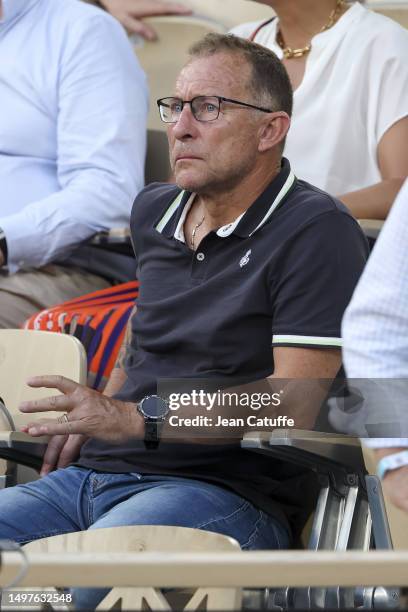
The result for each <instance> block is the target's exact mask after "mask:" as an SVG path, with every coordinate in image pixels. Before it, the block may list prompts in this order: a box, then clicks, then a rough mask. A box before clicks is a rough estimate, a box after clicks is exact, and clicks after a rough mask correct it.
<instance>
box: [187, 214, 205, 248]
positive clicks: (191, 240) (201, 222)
mask: <svg viewBox="0 0 408 612" xmlns="http://www.w3.org/2000/svg"><path fill="white" fill-rule="evenodd" d="M204 219H205V215H203V218H202V219H201V221H199V222H198V223H197V225H196V226H195V227H194V228H193V231H192V232H191V239H190V244H191V248H192V249H193V251H194V239H195V235H196V232H197V230H198V228H199V227H201V226H202V224H203V223H204Z"/></svg>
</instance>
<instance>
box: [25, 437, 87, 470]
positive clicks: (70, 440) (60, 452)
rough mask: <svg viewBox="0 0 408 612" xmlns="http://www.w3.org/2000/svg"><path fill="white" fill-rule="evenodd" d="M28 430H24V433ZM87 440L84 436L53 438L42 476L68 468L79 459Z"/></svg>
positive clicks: (42, 468) (45, 456)
mask: <svg viewBox="0 0 408 612" xmlns="http://www.w3.org/2000/svg"><path fill="white" fill-rule="evenodd" d="M27 429H28V428H26V427H24V428H23V430H24V431H26V430H27ZM87 439H88V436H83V435H82V434H72V435H70V436H68V435H66V436H52V437H51V438H50V440H49V442H48V445H47V450H46V451H45V454H44V459H43V464H42V466H41V471H40V476H46V475H47V474H49V473H50V472H52V471H53V470H55V469H58V468H64V467H67V465H69V464H70V463H72V462H73V461H75V460H76V459H78V457H79V452H80V450H81V447H82V445H83V444H84V442H86V440H87Z"/></svg>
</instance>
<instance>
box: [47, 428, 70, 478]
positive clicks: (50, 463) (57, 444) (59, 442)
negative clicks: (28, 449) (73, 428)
mask: <svg viewBox="0 0 408 612" xmlns="http://www.w3.org/2000/svg"><path fill="white" fill-rule="evenodd" d="M67 440H68V436H53V437H52V438H51V439H50V441H49V442H48V446H47V450H46V451H45V454H44V459H43V464H42V466H41V471H40V476H46V475H47V474H49V473H50V472H52V470H53V469H54V468H55V467H56V466H57V463H58V461H59V457H60V453H61V451H62V449H63V447H64V445H65V444H66V442H67Z"/></svg>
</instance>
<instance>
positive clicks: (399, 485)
mask: <svg viewBox="0 0 408 612" xmlns="http://www.w3.org/2000/svg"><path fill="white" fill-rule="evenodd" d="M382 487H383V490H384V493H385V494H386V495H387V497H388V498H389V499H390V500H391V501H392V503H393V504H394V505H395V506H397V508H400V509H401V510H405V512H408V465H406V466H404V467H400V468H398V469H397V470H390V471H389V472H387V473H386V475H385V477H384V479H383V480H382Z"/></svg>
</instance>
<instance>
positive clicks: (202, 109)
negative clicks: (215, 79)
mask: <svg viewBox="0 0 408 612" xmlns="http://www.w3.org/2000/svg"><path fill="white" fill-rule="evenodd" d="M223 102H230V103H231V104H239V105H240V106H245V107H247V108H254V109H256V110H259V111H262V112H263V113H272V112H273V111H272V110H271V109H269V108H262V107H261V106H254V105H253V104H247V103H246V102H240V101H239V100H231V99H230V98H223V97H222V96H196V97H195V98H193V99H192V100H182V99H181V98H161V99H160V100H157V106H158V107H159V111H160V117H161V120H162V121H164V123H177V121H178V120H179V118H180V115H181V113H182V112H183V108H184V105H185V104H190V107H191V112H192V113H193V117H194V118H195V119H197V121H204V122H205V121H215V120H216V119H218V117H219V114H220V110H221V104H222V103H223Z"/></svg>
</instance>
